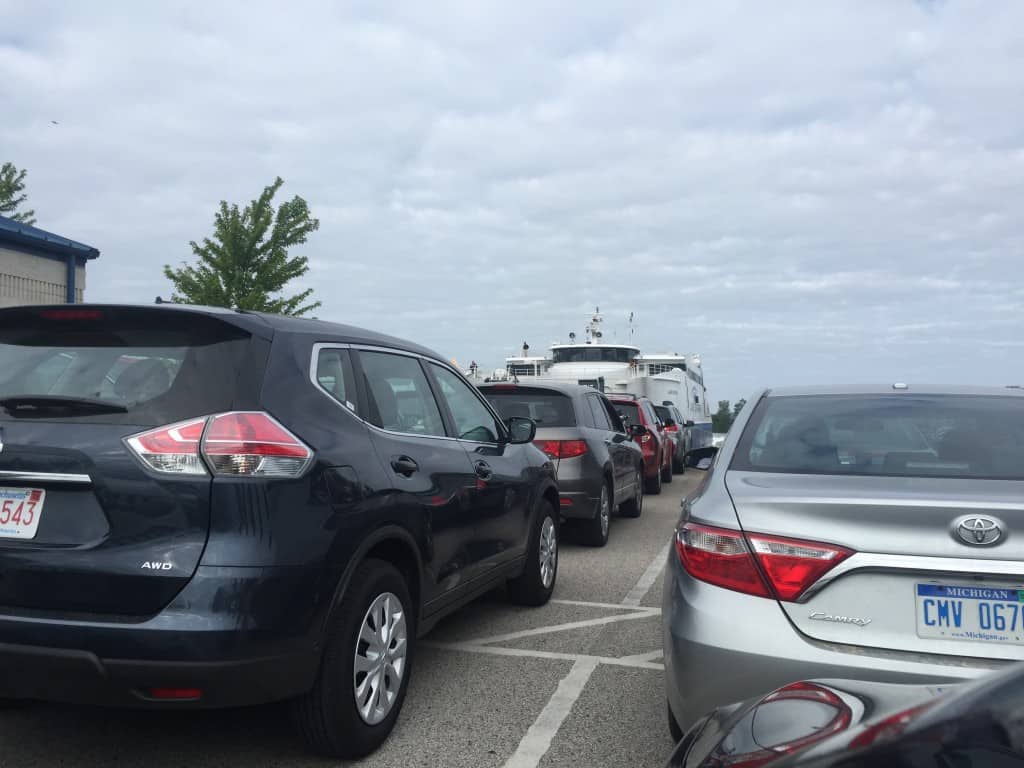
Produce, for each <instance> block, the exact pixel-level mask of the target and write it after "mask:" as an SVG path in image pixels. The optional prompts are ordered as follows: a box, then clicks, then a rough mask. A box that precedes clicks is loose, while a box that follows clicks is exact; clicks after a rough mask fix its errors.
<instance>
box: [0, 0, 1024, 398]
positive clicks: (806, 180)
mask: <svg viewBox="0 0 1024 768" xmlns="http://www.w3.org/2000/svg"><path fill="white" fill-rule="evenodd" d="M551 5H552V4H549V3H541V2H534V3H519V4H515V5H513V4H509V3H500V2H496V1H495V2H479V3H456V2H437V3H405V4H400V3H381V2H372V3H371V2H364V3H349V4H345V5H344V6H343V7H342V6H341V5H338V4H334V3H295V4H291V5H289V6H288V7H287V8H285V7H283V6H280V5H279V4H265V5H260V4H255V5H252V6H247V9H246V10H245V12H242V11H241V10H240V7H239V6H237V4H226V3H225V4H214V3H203V4H198V3H194V4H190V3H177V4H173V5H171V4H161V5H159V6H152V5H151V4H150V5H147V4H138V3H127V2H108V3H105V4H103V5H102V6H98V5H96V4H88V5H81V4H77V5H68V4H63V3H56V2H55V3H40V2H33V3H27V2H25V3H23V2H11V1H10V0H0V18H2V19H4V23H3V24H2V25H0V27H2V29H3V30H4V31H3V32H0V83H3V86H2V88H3V94H2V96H3V104H4V119H3V120H2V121H0V147H2V152H0V155H2V156H3V158H4V159H8V158H9V159H11V160H13V161H14V162H15V163H17V164H18V165H20V166H25V167H27V168H28V169H29V172H30V176H29V180H30V183H31V187H30V190H29V191H30V193H31V195H32V202H33V206H34V207H35V209H36V211H37V213H38V216H39V219H40V224H41V225H42V226H44V227H46V228H49V229H53V230H55V231H58V232H61V233H62V234H66V235H69V236H71V237H76V238H78V239H82V240H85V241H86V242H89V243H91V244H95V245H96V246H97V247H99V248H100V249H101V250H102V252H103V256H102V257H101V258H100V259H99V260H98V261H97V262H95V263H94V264H93V265H91V266H90V272H89V286H88V293H87V295H88V298H89V299H90V300H94V301H106V300H133V301H149V300H151V299H152V297H153V296H156V295H157V294H164V295H166V294H167V293H169V286H168V285H167V283H166V282H165V281H164V279H163V277H162V273H161V269H160V267H161V266H162V265H163V264H164V263H176V262H178V261H181V260H183V259H187V258H189V251H188V247H187V242H188V240H190V239H194V238H200V237H202V236H203V235H204V234H206V233H207V232H208V231H209V228H210V225H211V222H212V216H213V211H214V208H215V206H216V204H217V202H218V201H219V200H220V199H222V198H227V199H229V200H236V201H243V200H247V199H249V198H251V197H252V196H254V195H255V194H256V193H257V192H258V191H259V189H260V188H261V187H262V186H263V185H264V184H266V183H268V182H269V181H270V180H271V179H272V178H273V176H274V175H276V174H280V175H281V176H283V177H284V178H285V179H286V182H287V184H286V187H285V191H286V193H287V194H289V195H290V194H301V195H303V196H304V197H306V199H307V200H309V202H310V204H311V206H312V208H313V210H314V213H315V214H316V215H318V216H319V217H320V219H321V229H320V231H319V232H318V233H316V235H315V236H314V237H313V239H312V240H311V241H310V243H309V244H308V246H307V247H306V249H305V251H304V252H305V253H306V254H307V255H308V256H309V257H310V261H311V265H312V269H311V272H310V274H309V275H308V279H307V280H305V281H304V286H305V285H308V286H313V287H315V288H316V289H317V295H318V298H320V299H321V300H322V301H323V302H324V309H323V311H322V312H321V317H326V318H331V319H336V320H340V321H344V322H350V323H354V324H360V325H366V326H369V327H373V328H376V329H379V330H382V331H386V332H389V333H394V334H398V335H404V336H408V337H412V338H415V339H416V340H418V341H421V342H423V343H426V344H428V345H430V346H433V347H435V348H437V349H439V350H440V351H442V352H444V353H445V354H447V355H449V356H453V357H457V358H458V359H459V360H460V361H462V362H463V363H468V361H469V359H476V360H477V361H479V362H481V363H484V364H485V365H488V366H491V365H495V366H497V365H500V363H501V358H502V357H503V356H504V355H505V354H509V353H511V352H512V351H513V350H515V349H517V348H518V346H519V344H520V343H521V342H522V340H523V339H527V340H529V341H530V343H531V345H532V346H533V347H534V348H535V349H537V348H539V347H542V346H543V345H544V344H546V343H547V342H549V341H552V340H554V339H555V338H557V337H559V336H561V337H562V338H564V337H565V336H567V334H568V332H569V331H570V330H576V331H579V330H581V328H582V325H583V322H584V320H585V315H586V313H587V312H588V311H590V309H592V307H593V305H597V304H599V305H601V307H602V309H604V310H606V312H607V326H608V330H609V331H610V332H611V333H617V334H618V335H619V337H620V338H624V337H625V333H626V325H625V318H626V317H627V316H628V314H629V313H630V312H635V313H636V315H637V318H638V320H639V338H640V340H641V342H642V344H643V346H644V347H645V348H648V349H651V350H655V349H658V350H671V351H680V352H688V351H700V352H702V353H703V358H704V363H705V369H706V378H707V380H708V382H709V385H710V387H711V396H712V397H713V398H718V397H723V398H724V397H729V398H732V399H736V398H738V397H740V396H743V395H745V394H747V393H748V392H749V391H750V390H752V389H753V388H755V387H757V386H760V385H762V384H770V383H780V384H782V383H792V382H828V381H835V380H889V379H892V380H896V379H908V380H911V381H915V380H936V381H962V382H979V383H994V384H1003V383H1011V382H1014V383H1016V382H1022V381H1024V363H1022V362H1021V360H1020V358H1019V356H1018V355H1017V354H1016V353H1017V351H1018V348H1019V347H1020V346H1021V343H1020V337H1021V333H1020V329H1021V320H1020V318H1021V317H1022V313H1021V310H1022V309H1024V281H1022V279H1021V274H1022V267H1021V264H1022V260H1021V259H1022V255H1024V225H1022V223H1021V216H1020V206H1021V203H1020V201H1021V200H1022V199H1024V194H1022V193H1024V112H1022V111H1021V109H1020V107H1019V105H1020V104H1021V103H1024V46H1022V45H1021V43H1020V34H1019V30H1020V29H1021V28H1022V25H1024V6H1021V5H1020V4H1019V3H1016V2H1013V1H1012V0H1007V1H1006V2H984V3H983V2H980V0H978V1H976V2H967V1H964V2H957V1H954V0H950V1H949V2H942V3H913V2H905V3H899V2H888V1H883V0H871V1H869V2H853V1H852V0H850V1H849V2H846V3H827V4H825V3H814V2H805V3H790V4H782V5H779V4H751V3H738V2H737V3H730V2H725V3H713V4H709V3H703V4H682V3H647V4H639V5H638V4H635V3H626V2H608V1H606V0H600V1H595V2H588V3H579V4H573V5H572V6H570V7H562V8H553V7H551ZM562 5H566V6H568V5H569V4H562ZM50 120H58V121H59V123H60V125H58V126H52V125H50ZM304 286H299V287H304Z"/></svg>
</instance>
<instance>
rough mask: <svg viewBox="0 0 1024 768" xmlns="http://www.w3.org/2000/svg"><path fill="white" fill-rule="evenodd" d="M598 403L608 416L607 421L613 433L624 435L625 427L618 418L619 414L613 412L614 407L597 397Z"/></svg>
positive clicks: (602, 398) (605, 399)
mask: <svg viewBox="0 0 1024 768" xmlns="http://www.w3.org/2000/svg"><path fill="white" fill-rule="evenodd" d="M597 399H598V401H599V402H600V403H601V405H603V406H604V410H605V413H607V414H608V421H609V423H611V425H612V431H613V432H620V433H622V434H625V432H626V425H625V424H623V423H622V419H621V418H619V412H618V411H617V410H615V406H614V405H612V404H611V403H610V402H609V401H608V399H607V398H605V397H601V396H600V395H598V398H597Z"/></svg>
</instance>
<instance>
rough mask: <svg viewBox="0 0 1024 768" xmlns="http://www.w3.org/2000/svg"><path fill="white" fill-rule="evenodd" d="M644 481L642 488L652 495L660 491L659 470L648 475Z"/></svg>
mask: <svg viewBox="0 0 1024 768" xmlns="http://www.w3.org/2000/svg"><path fill="white" fill-rule="evenodd" d="M646 483H647V485H646V487H645V488H644V490H645V491H646V492H647V493H649V494H651V495H652V496H657V495H658V494H659V493H661V472H660V471H659V472H657V473H656V474H655V475H654V477H648V478H647V481H646Z"/></svg>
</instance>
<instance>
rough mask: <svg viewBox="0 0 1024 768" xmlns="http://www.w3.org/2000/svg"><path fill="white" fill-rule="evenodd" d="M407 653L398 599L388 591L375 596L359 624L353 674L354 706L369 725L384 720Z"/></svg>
mask: <svg viewBox="0 0 1024 768" xmlns="http://www.w3.org/2000/svg"><path fill="white" fill-rule="evenodd" d="M407 652H408V630H407V627H406V622H405V608H404V607H403V606H402V602H401V600H399V599H398V597H397V596H396V595H394V594H392V593H391V592H385V593H384V594H382V595H378V596H377V598H376V599H375V600H374V601H373V602H372V603H371V604H370V608H369V610H367V611H366V615H365V616H364V617H363V621H362V623H361V624H360V625H359V641H358V642H357V643H356V657H355V666H354V675H353V685H354V693H355V699H356V709H357V710H358V711H359V716H360V717H361V718H362V719H363V721H364V722H365V723H367V724H368V725H377V724H378V723H380V722H381V721H382V720H384V718H386V717H387V716H388V713H389V712H390V711H391V708H392V707H393V706H394V705H395V702H396V701H397V700H398V693H399V691H400V690H401V688H402V675H404V674H405V666H406V665H405V661H406V654H407Z"/></svg>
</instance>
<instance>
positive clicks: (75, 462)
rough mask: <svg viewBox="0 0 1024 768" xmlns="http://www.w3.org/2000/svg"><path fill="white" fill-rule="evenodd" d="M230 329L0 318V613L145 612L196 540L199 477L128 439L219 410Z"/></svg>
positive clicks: (79, 314)
mask: <svg viewBox="0 0 1024 768" xmlns="http://www.w3.org/2000/svg"><path fill="white" fill-rule="evenodd" d="M250 340H251V335H250V333H249V332H247V331H246V330H244V329H243V328H242V327H239V326H237V325H234V324H232V323H230V322H225V321H222V320H220V319H217V318H215V317H211V316H209V315H206V314H201V313H191V312H186V311H180V310H170V309H163V310H160V309H155V308H152V309H151V308H124V307H95V308H92V307H89V308H81V307H79V308H75V309H64V308H17V309H11V310H4V311H2V312H0V436H2V441H3V446H2V449H0V612H6V613H17V614H23V615H33V614H53V613H61V614H64V615H66V614H72V615H83V616H95V615H117V616H124V617H142V616H147V615H151V614H153V613H156V612H158V611H159V610H160V609H161V608H162V607H163V606H165V605H166V604H167V603H168V602H169V601H170V600H171V599H172V598H173V597H174V595H175V594H176V593H177V592H178V591H179V590H180V589H181V588H182V586H184V584H185V583H186V582H187V581H188V579H189V578H190V577H191V576H192V575H193V573H194V572H195V569H196V567H197V564H198V562H199V558H200V556H201V555H202V551H203V548H204V546H205V542H206V537H207V532H208V528H209V517H210V486H211V479H210V476H209V474H208V473H206V472H205V471H204V472H203V473H202V474H192V475H187V474H182V475H165V474H160V473H157V472H154V471H152V469H151V468H150V467H147V466H146V465H145V464H144V463H143V462H142V461H141V460H140V459H139V457H138V455H136V453H135V452H134V451H133V450H132V449H131V447H130V446H129V443H128V442H127V439H128V438H130V437H131V436H132V435H135V434H138V433H140V432H145V431H148V430H151V429H152V428H154V427H157V426H161V425H166V424H173V423H176V422H181V421H183V420H186V419H189V418H194V417H196V416H202V415H206V414H210V413H216V412H219V411H224V410H228V409H230V408H231V407H232V405H233V403H234V402H235V401H236V400H237V398H238V397H239V395H240V391H239V387H238V379H239V372H240V371H241V370H242V369H243V367H244V365H245V361H246V359H247V357H248V356H249V355H250V354H251V351H252V348H251V344H250Z"/></svg>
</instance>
